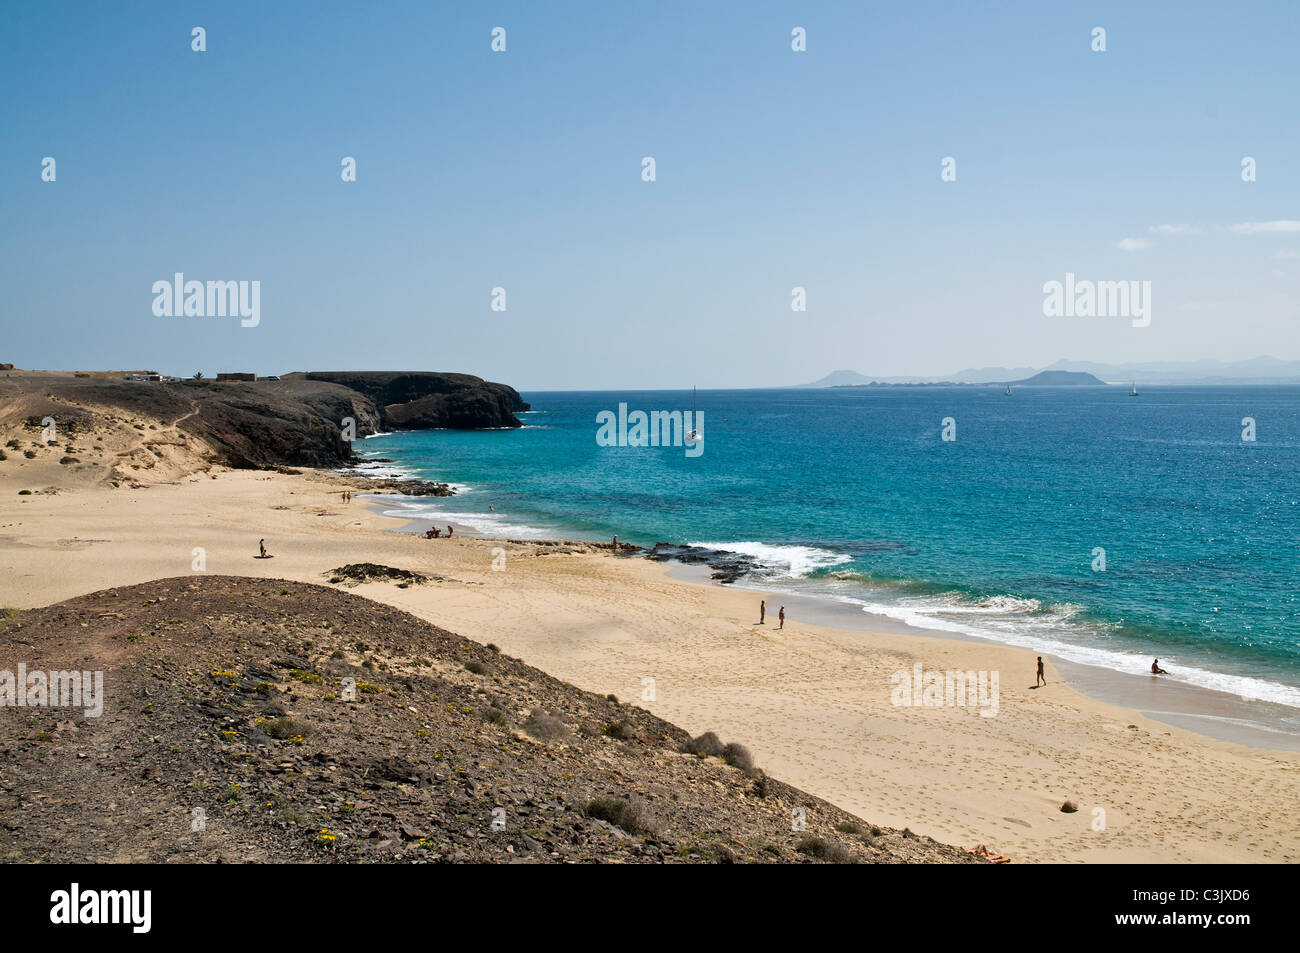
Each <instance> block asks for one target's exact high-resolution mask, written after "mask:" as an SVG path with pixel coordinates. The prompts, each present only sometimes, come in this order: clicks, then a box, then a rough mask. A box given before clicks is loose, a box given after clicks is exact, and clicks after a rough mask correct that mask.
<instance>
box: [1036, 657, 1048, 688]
mask: <svg viewBox="0 0 1300 953" xmlns="http://www.w3.org/2000/svg"><path fill="white" fill-rule="evenodd" d="M1046 684H1047V676H1046V675H1044V674H1043V657H1042V656H1041V655H1040V656H1038V679H1037V681H1035V682H1034V688H1037V687H1038V686H1039V685H1046Z"/></svg>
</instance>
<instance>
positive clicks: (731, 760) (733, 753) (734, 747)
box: [722, 742, 754, 771]
mask: <svg viewBox="0 0 1300 953" xmlns="http://www.w3.org/2000/svg"><path fill="white" fill-rule="evenodd" d="M722 760H723V761H725V762H727V764H729V765H731V766H732V767H733V768H740V770H741V771H753V770H754V756H753V755H751V754H750V753H749V749H748V748H746V747H745V746H744V745H738V744H736V743H735V742H732V743H731V744H729V745H727V746H726V747H724V748H723V749H722Z"/></svg>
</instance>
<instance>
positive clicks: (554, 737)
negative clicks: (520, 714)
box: [524, 708, 569, 741]
mask: <svg viewBox="0 0 1300 953" xmlns="http://www.w3.org/2000/svg"><path fill="white" fill-rule="evenodd" d="M524 731H526V732H528V733H529V734H530V735H532V736H533V737H534V738H537V739H539V740H541V741H558V740H560V739H561V738H566V737H568V734H569V729H568V728H566V727H565V726H564V722H563V721H561V720H560V719H559V718H558V717H557V716H555V715H548V714H547V713H546V712H544V711H542V710H541V709H540V708H534V709H533V710H532V713H531V714H529V716H528V720H527V721H525V722H524Z"/></svg>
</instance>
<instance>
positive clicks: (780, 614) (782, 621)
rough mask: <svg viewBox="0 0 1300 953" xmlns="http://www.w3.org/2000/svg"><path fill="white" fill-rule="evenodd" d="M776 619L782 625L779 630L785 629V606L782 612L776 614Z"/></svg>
mask: <svg viewBox="0 0 1300 953" xmlns="http://www.w3.org/2000/svg"><path fill="white" fill-rule="evenodd" d="M776 617H777V618H778V619H780V620H781V624H780V625H778V626H777V628H778V629H784V628H785V606H782V607H781V611H780V612H778V613H777V614H776Z"/></svg>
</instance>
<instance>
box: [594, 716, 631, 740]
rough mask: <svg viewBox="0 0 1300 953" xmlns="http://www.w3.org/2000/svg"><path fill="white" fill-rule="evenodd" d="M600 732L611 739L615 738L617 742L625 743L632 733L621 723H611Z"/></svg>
mask: <svg viewBox="0 0 1300 953" xmlns="http://www.w3.org/2000/svg"><path fill="white" fill-rule="evenodd" d="M601 731H602V732H604V733H605V734H606V735H608V736H609V737H611V738H617V739H618V740H619V741H627V740H628V739H629V738H631V737H632V732H631V730H630V729H629V728H628V727H627V724H626V723H625V722H621V721H611V722H610V723H609V724H608V725H606V726H605V727H604V728H602V729H601Z"/></svg>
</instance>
